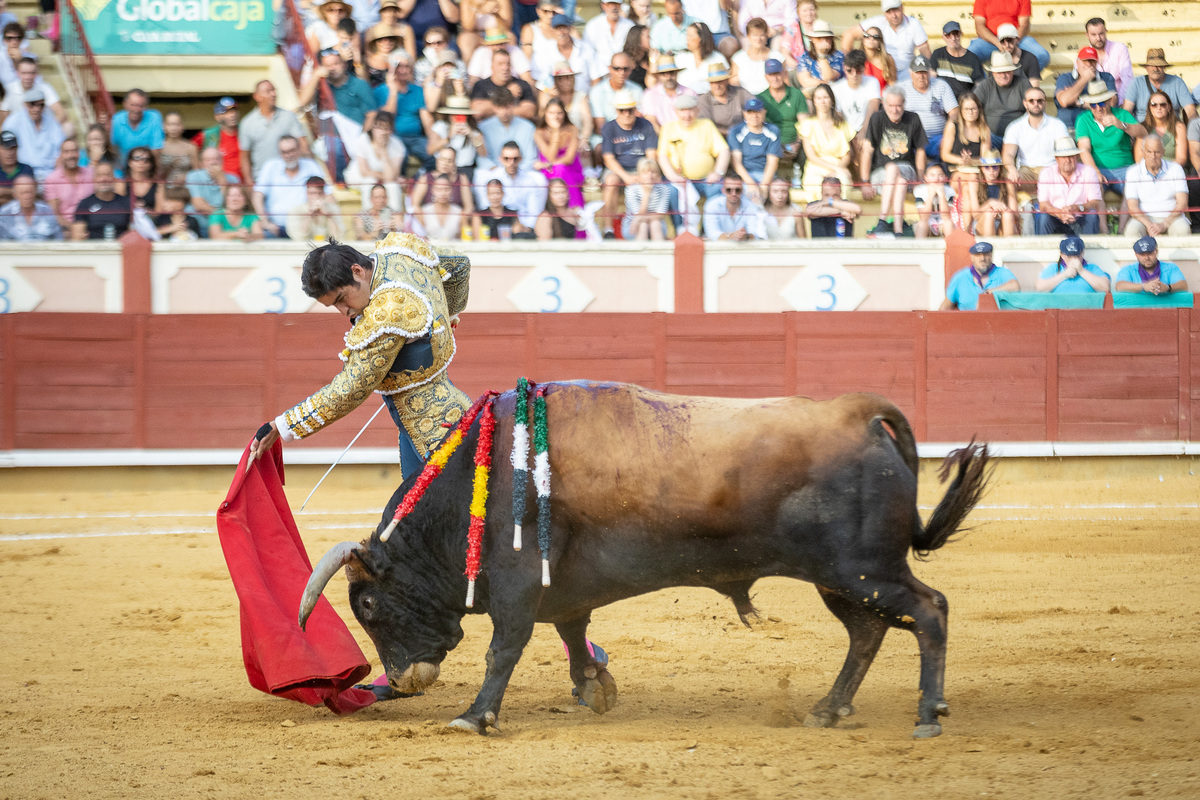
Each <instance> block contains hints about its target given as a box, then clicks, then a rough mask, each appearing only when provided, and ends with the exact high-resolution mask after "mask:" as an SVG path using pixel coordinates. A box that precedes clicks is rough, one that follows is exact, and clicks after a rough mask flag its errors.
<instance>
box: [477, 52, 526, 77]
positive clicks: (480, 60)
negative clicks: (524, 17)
mask: <svg viewBox="0 0 1200 800" xmlns="http://www.w3.org/2000/svg"><path fill="white" fill-rule="evenodd" d="M505 49H506V50H508V54H509V55H510V56H511V57H512V74H513V75H516V76H517V77H518V78H519V77H521V76H522V75H524V74H525V73H526V72H529V57H528V56H526V55H525V51H524V50H522V49H521V48H520V47H517V46H516V45H515V44H510V45H508V47H506V48H505ZM467 74H468V75H470V76H471V77H472V78H474V79H475V80H480V79H482V78H490V77H492V48H490V47H476V48H475V52H474V53H472V54H471V60H470V61H469V62H468V63H467Z"/></svg>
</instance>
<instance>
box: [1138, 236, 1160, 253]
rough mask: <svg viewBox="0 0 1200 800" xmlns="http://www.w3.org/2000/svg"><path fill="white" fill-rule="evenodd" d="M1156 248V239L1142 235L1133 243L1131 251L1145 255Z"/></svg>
mask: <svg viewBox="0 0 1200 800" xmlns="http://www.w3.org/2000/svg"><path fill="white" fill-rule="evenodd" d="M1157 249H1158V240H1157V239H1155V238H1154V237H1153V236H1143V237H1142V238H1140V239H1138V240H1137V241H1136V242H1134V243H1133V252H1135V253H1140V254H1142V255H1145V254H1146V253H1153V252H1154V251H1155V250H1157Z"/></svg>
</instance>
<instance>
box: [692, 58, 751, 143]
mask: <svg viewBox="0 0 1200 800" xmlns="http://www.w3.org/2000/svg"><path fill="white" fill-rule="evenodd" d="M752 96H753V95H751V94H750V93H749V92H747V91H746V90H745V89H743V88H742V87H741V86H734V85H732V84H730V82H729V69H728V68H727V67H726V66H725V65H724V64H709V65H708V91H707V92H705V93H704V94H702V95H700V105H698V106H697V107H696V114H697V116H699V117H700V118H701V119H711V120H712V121H713V124H715V125H716V126H717V130H719V131H720V132H721V135H722V136H728V135H729V130H730V128H732V127H734V126H735V125H737V124H738V123H740V122H741V121H742V106H744V105H745V104H746V101H747V100H749V99H750V98H751V97H752Z"/></svg>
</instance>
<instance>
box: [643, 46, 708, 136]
mask: <svg viewBox="0 0 1200 800" xmlns="http://www.w3.org/2000/svg"><path fill="white" fill-rule="evenodd" d="M679 70H680V68H679V67H678V66H676V64H675V59H673V58H672V57H671V56H660V57H659V59H658V62H657V63H655V65H654V76H655V79H656V80H655V83H654V85H653V86H651V87H650V88H649V89H647V90H646V92H645V93H644V94H643V95H642V99H641V100H640V101H639V102H638V109H639V110H641V112H642V116H644V117H645V118H646V119H647V120H648V121H649V122H650V124H651V125H653V126H654V130H655V132H659V131H661V130H662V127H663V126H664V125H666V124H667V123H668V122H674V121H675V120H676V119H678V115H677V114H676V113H675V101H676V100H678V99H679V98H680V97H684V96H685V95H686V96H690V97H695V96H696V93H695V92H693V91H692V90H691V89H689V88H687V87H686V86H681V85H680V84H679V80H678V79H679Z"/></svg>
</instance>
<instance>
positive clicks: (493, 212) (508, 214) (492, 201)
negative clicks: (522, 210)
mask: <svg viewBox="0 0 1200 800" xmlns="http://www.w3.org/2000/svg"><path fill="white" fill-rule="evenodd" d="M486 191H487V205H486V206H485V207H484V209H483V210H482V211H480V212H479V213H478V214H476V217H477V218H478V220H479V223H480V225H481V226H482V228H483V230H484V231H486V233H485V234H484V237H483V238H485V239H491V240H492V241H500V240H508V239H512V238H513V237H514V236H515V237H516V238H518V239H530V238H537V237H536V236H535V234H534V233H533V231H532V230H530V229H529V228H528V227H526V226H525V225H523V224H522V223H521V220H520V216H519V215H518V213H517V210H516V209H515V208H509V207H508V206H506V205H504V184H503V183H501V182H500V181H499V180H497V179H495V178H493V179H492V180H490V181H488V182H487V188H486Z"/></svg>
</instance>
